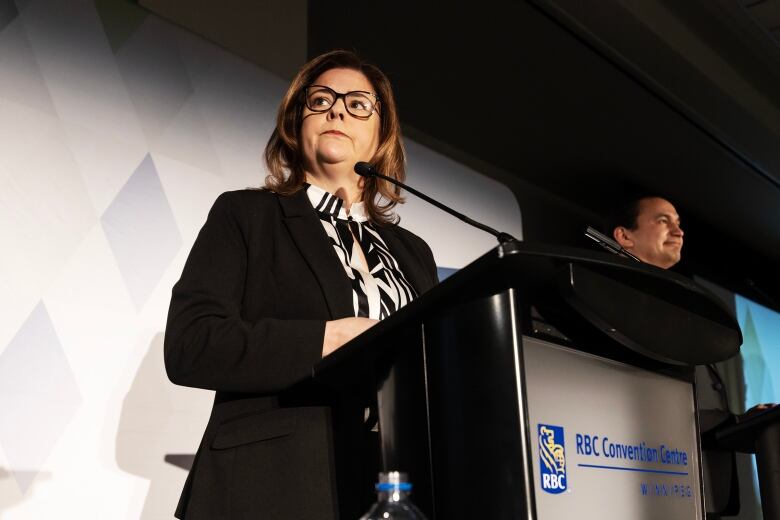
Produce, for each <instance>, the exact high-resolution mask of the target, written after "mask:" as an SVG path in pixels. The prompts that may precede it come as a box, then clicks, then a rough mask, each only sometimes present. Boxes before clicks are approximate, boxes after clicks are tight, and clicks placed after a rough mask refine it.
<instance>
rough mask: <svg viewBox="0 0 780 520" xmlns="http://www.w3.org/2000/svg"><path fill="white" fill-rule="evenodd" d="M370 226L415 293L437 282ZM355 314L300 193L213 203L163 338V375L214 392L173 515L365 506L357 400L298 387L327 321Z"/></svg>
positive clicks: (413, 240)
mask: <svg viewBox="0 0 780 520" xmlns="http://www.w3.org/2000/svg"><path fill="white" fill-rule="evenodd" d="M379 232H380V235H381V236H382V238H383V239H384V240H385V242H386V243H387V246H388V247H389V248H390V251H391V252H392V254H393V256H394V257H395V258H396V260H397V261H398V263H399V265H400V266H401V269H402V271H403V273H404V274H405V275H406V277H407V279H408V280H409V282H410V283H411V284H412V285H413V286H414V288H415V289H416V290H417V292H418V293H419V294H422V293H423V292H425V291H426V290H428V289H430V288H431V287H432V286H433V285H434V284H436V283H437V275H436V265H435V263H434V260H433V255H432V254H431V250H430V248H429V247H428V246H427V244H425V242H424V241H423V240H422V239H420V238H419V237H417V236H416V235H414V234H412V233H410V232H408V231H406V230H404V229H402V228H400V227H398V226H395V225H388V226H383V227H381V228H379ZM353 312H354V311H353V307H352V289H351V286H350V283H349V281H348V279H347V276H346V274H345V273H344V268H343V267H342V265H341V264H340V261H339V259H338V258H337V257H336V254H335V252H334V251H333V247H332V245H331V244H330V243H329V241H328V238H327V236H326V234H325V231H324V229H323V227H322V224H321V223H320V221H319V218H318V216H317V214H316V213H315V211H314V209H313V208H312V206H311V203H310V202H309V200H308V198H307V196H306V193H305V191H303V190H301V191H300V192H298V193H297V194H296V195H293V196H290V197H284V196H278V195H276V194H274V193H271V192H268V191H261V190H243V191H235V192H228V193H224V194H222V195H221V196H220V197H219V198H218V199H217V200H216V202H215V203H214V206H213V207H212V209H211V211H210V212H209V216H208V219H207V221H206V223H205V225H204V226H203V228H202V229H201V231H200V233H199V234H198V237H197V239H196V240H195V244H194V245H193V247H192V251H191V252H190V255H189V257H188V259H187V263H186V265H185V267H184V271H183V273H182V276H181V279H180V280H179V281H178V282H177V283H176V285H175V286H174V287H173V294H172V298H171V305H170V309H169V312H168V324H167V328H166V332H165V367H166V370H167V373H168V377H169V378H170V380H171V381H173V382H174V383H176V384H179V385H185V386H193V387H198V388H206V389H211V390H216V395H215V399H214V406H213V409H212V412H211V417H210V419H209V422H208V425H207V427H206V432H205V433H204V435H203V440H202V441H201V444H200V447H199V449H198V453H197V455H196V457H195V462H194V463H193V467H192V469H191V470H190V474H189V476H188V478H187V482H186V484H185V486H184V490H183V492H182V496H181V499H180V501H179V506H178V508H177V510H176V516H177V517H178V518H186V519H188V520H189V519H195V520H197V519H209V520H217V519H223V518H225V519H227V518H230V519H240V518H253V519H259V518H269V519H273V520H283V519H287V518H289V519H295V520H304V519H309V518H311V519H317V520H322V519H330V518H334V519H335V518H338V517H339V516H341V517H342V518H348V517H353V518H356V517H357V516H359V515H360V514H361V513H362V512H363V511H361V510H360V509H361V507H362V506H363V505H364V504H362V503H360V502H359V501H358V499H357V497H358V496H359V495H360V492H362V490H363V489H364V488H363V487H362V486H363V485H364V484H365V482H364V481H365V478H366V475H365V471H366V469H365V467H366V464H364V462H365V461H363V460H362V459H363V458H364V455H365V454H364V450H365V449H367V448H366V446H365V445H364V442H363V441H364V440H365V438H366V433H365V428H364V425H363V411H364V406H365V404H366V403H364V402H358V401H355V400H354V398H347V397H345V396H339V395H330V394H326V393H324V392H323V391H322V390H318V389H316V388H315V387H314V386H313V385H311V384H308V383H306V380H307V379H308V378H309V377H310V376H311V371H312V365H314V364H315V363H316V362H317V361H318V360H319V359H320V358H321V351H322V341H323V337H324V330H325V321H326V320H333V319H338V318H344V317H348V316H352V315H353ZM361 443H363V444H361ZM336 458H337V460H338V461H339V464H335V463H334V460H336ZM357 488H360V489H357Z"/></svg>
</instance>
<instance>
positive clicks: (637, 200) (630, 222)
mask: <svg viewBox="0 0 780 520" xmlns="http://www.w3.org/2000/svg"><path fill="white" fill-rule="evenodd" d="M663 198H664V197H662V196H661V195H655V194H647V195H645V194H643V195H641V196H635V197H633V198H631V199H628V202H625V203H623V204H621V205H620V206H618V207H617V208H616V209H615V210H614V211H613V212H612V214H611V215H610V218H609V220H607V229H605V230H604V231H606V232H607V234H608V235H609V236H612V232H613V231H614V230H615V228H616V227H624V228H626V229H636V227H637V221H636V219H637V218H638V217H639V205H640V204H641V202H642V201H643V200H645V199H663Z"/></svg>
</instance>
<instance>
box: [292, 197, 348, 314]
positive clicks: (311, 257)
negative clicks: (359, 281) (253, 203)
mask: <svg viewBox="0 0 780 520" xmlns="http://www.w3.org/2000/svg"><path fill="white" fill-rule="evenodd" d="M277 199H278V200H279V204H280V205H281V207H282V213H283V215H284V217H283V221H284V224H285V225H286V226H287V230H288V231H289V232H290V236H291V237H292V239H293V241H294V242H295V244H296V245H297V246H298V250H299V251H300V252H301V255H302V256H303V258H304V260H306V263H308V264H309V267H310V268H311V270H312V272H314V276H315V277H316V278H317V280H318V281H319V283H320V287H321V288H322V293H323V295H324V296H325V301H326V302H327V304H328V309H329V310H330V314H331V317H332V318H333V319H338V318H345V317H348V316H354V313H355V311H354V308H353V306H352V287H351V285H350V283H349V280H348V279H347V276H346V274H345V273H344V267H343V266H342V265H341V263H340V262H339V259H338V257H337V256H336V254H335V253H334V252H333V245H331V243H330V241H329V240H328V236H327V235H326V234H325V231H324V230H323V228H322V223H321V222H320V220H319V218H318V217H317V214H316V213H315V211H314V208H313V207H312V206H311V202H309V199H308V197H307V196H306V190H300V191H299V192H298V193H296V194H294V195H292V196H289V197H285V196H282V195H279V196H278V197H277Z"/></svg>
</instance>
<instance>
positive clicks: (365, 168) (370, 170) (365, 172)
mask: <svg viewBox="0 0 780 520" xmlns="http://www.w3.org/2000/svg"><path fill="white" fill-rule="evenodd" d="M355 173H357V174H358V175H360V176H361V177H366V178H367V179H370V178H373V177H378V178H380V179H383V180H386V181H387V182H389V183H391V184H395V185H396V186H399V187H401V188H403V189H405V190H406V191H408V192H409V193H411V194H413V195H416V196H417V197H420V198H421V199H422V200H424V201H425V202H428V203H429V204H433V205H434V206H436V207H437V208H439V209H440V210H442V211H446V212H447V213H449V214H450V215H452V216H453V217H455V218H457V219H458V220H461V221H463V222H465V223H466V224H470V225H472V226H474V227H475V228H477V229H481V230H482V231H485V232H487V233H490V234H491V235H493V236H494V237H496V238H497V239H498V242H499V243H500V244H506V243H507V242H512V241H517V239H516V238H515V237H513V236H512V235H510V234H509V233H504V232H503V231H496V230H495V229H493V228H492V227H490V226H486V225H485V224H482V223H480V222H477V221H476V220H473V219H471V218H469V217H467V216H466V215H464V214H463V213H458V212H457V211H455V210H454V209H452V208H450V207H448V206H445V205H444V204H442V203H441V202H439V201H437V200H434V199H432V198H430V197H429V196H428V195H426V194H424V193H421V192H419V191H417V190H416V189H414V188H412V187H410V186H407V185H406V184H404V183H403V182H401V181H397V180H395V179H393V178H392V177H388V176H387V175H382V174H381V173H379V172H378V171H376V168H374V167H373V166H371V165H370V164H368V163H367V162H362V161H361V162H359V163H356V164H355Z"/></svg>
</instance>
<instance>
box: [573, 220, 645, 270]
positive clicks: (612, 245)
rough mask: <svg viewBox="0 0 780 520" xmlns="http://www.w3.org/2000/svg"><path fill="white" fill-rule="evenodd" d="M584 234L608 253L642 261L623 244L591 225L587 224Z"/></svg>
mask: <svg viewBox="0 0 780 520" xmlns="http://www.w3.org/2000/svg"><path fill="white" fill-rule="evenodd" d="M585 236H586V237H588V238H589V239H591V240H593V241H594V242H596V243H597V244H598V245H600V246H601V247H603V248H604V249H606V250H607V251H609V252H610V253H614V254H616V255H620V256H625V257H628V258H631V259H633V260H636V261H637V262H639V263H642V261H641V260H640V259H639V258H637V257H635V256H634V255H632V254H631V253H629V252H628V251H626V250H625V249H624V248H623V246H621V245H620V244H618V243H617V242H615V241H614V240H612V239H611V238H609V237H608V236H607V235H605V234H604V233H602V232H600V231H598V230H597V229H595V228H593V227H591V226H588V228H587V229H586V230H585Z"/></svg>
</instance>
